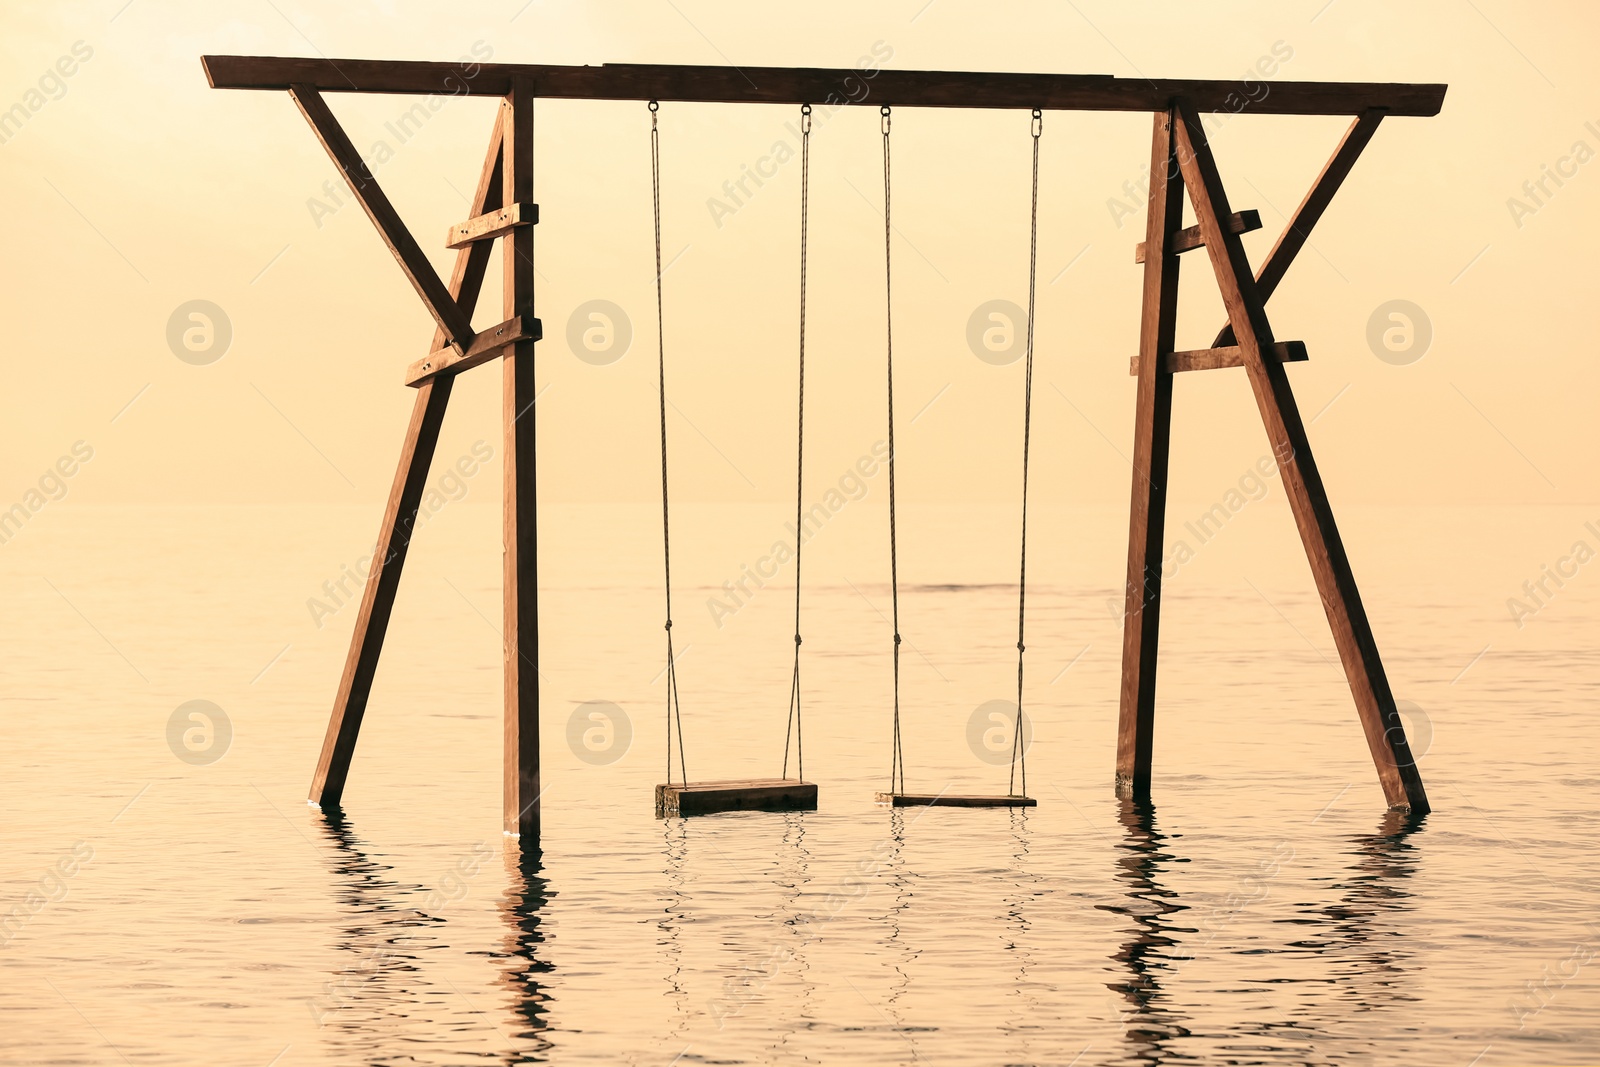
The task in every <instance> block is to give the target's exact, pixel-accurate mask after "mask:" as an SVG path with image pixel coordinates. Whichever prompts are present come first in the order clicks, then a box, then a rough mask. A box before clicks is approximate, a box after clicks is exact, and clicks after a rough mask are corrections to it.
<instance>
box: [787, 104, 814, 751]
mask: <svg viewBox="0 0 1600 1067" xmlns="http://www.w3.org/2000/svg"><path fill="white" fill-rule="evenodd" d="M810 206H811V105H810V104H802V105H801V106H800V388H799V390H798V393H799V397H800V410H799V413H798V414H797V415H796V416H795V426H796V427H797V428H796V430H795V436H796V442H795V446H794V451H795V464H794V466H795V471H794V530H795V541H794V680H793V681H792V682H791V683H790V686H789V725H788V726H787V727H786V728H785V729H784V733H783V776H784V777H785V778H787V777H789V734H790V731H791V730H792V731H793V733H794V747H795V776H796V777H797V778H801V779H804V778H805V776H806V750H805V741H804V739H803V738H802V736H801V732H800V552H801V549H803V548H804V547H805V538H803V537H801V536H800V524H801V519H802V518H803V517H804V516H803V515H802V509H804V507H805V497H804V495H803V494H804V491H805V470H806V236H807V229H808V223H809V221H810Z"/></svg>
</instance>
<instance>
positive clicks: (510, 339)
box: [406, 315, 544, 387]
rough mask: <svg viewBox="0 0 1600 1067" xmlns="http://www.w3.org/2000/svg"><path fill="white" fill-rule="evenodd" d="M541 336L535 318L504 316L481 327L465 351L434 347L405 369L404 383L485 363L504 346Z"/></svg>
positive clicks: (459, 371)
mask: <svg viewBox="0 0 1600 1067" xmlns="http://www.w3.org/2000/svg"><path fill="white" fill-rule="evenodd" d="M543 335H544V330H543V327H542V326H541V325H540V323H539V320H538V319H524V318H523V317H522V316H520V315H519V316H517V317H516V318H512V319H507V320H506V321H505V322H502V323H501V324H500V325H498V326H491V327H489V328H488V329H487V330H482V331H480V332H479V333H477V334H476V335H474V336H473V338H472V344H470V345H468V346H467V350H466V351H465V352H457V351H456V350H455V349H453V348H436V349H434V350H433V351H432V352H430V353H428V355H426V356H425V357H423V358H422V359H419V360H417V361H416V362H415V363H413V364H411V366H409V367H407V368H406V384H407V385H409V386H413V387H415V386H419V385H421V384H422V383H423V382H425V381H427V380H428V379H429V378H435V377H437V376H439V375H441V374H460V373H461V372H462V371H464V370H471V369H472V368H473V367H476V366H478V365H479V364H480V363H487V362H489V361H490V360H491V359H494V358H495V357H496V356H498V355H500V353H501V352H502V350H504V349H505V347H506V346H507V345H512V344H516V343H517V342H518V341H537V340H539V339H540V338H541V337H542V336H543Z"/></svg>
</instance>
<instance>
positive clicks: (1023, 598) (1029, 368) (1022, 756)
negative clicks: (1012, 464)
mask: <svg viewBox="0 0 1600 1067" xmlns="http://www.w3.org/2000/svg"><path fill="white" fill-rule="evenodd" d="M1031 132H1032V134H1033V203H1032V207H1031V211H1030V221H1029V236H1028V347H1027V360H1026V364H1025V368H1024V371H1023V385H1022V551H1021V563H1020V564H1019V566H1018V572H1017V728H1016V730H1015V732H1013V734H1012V735H1011V779H1010V784H1008V785H1007V786H1006V791H1007V792H1008V793H1011V794H1012V795H1013V796H1016V795H1021V796H1027V795H1028V746H1027V744H1026V743H1025V742H1024V741H1023V737H1022V727H1023V720H1022V656H1023V653H1024V652H1025V651H1027V646H1026V644H1025V643H1024V641H1023V636H1024V632H1025V630H1026V626H1027V618H1028V616H1027V610H1026V608H1027V603H1028V444H1029V439H1030V437H1031V435H1032V431H1033V308H1034V300H1035V295H1036V293H1037V281H1036V280H1037V277H1038V266H1039V135H1040V134H1041V133H1043V132H1044V118H1043V116H1042V115H1041V114H1040V111H1039V109H1038V108H1034V109H1033V125H1032V127H1031ZM1019 770H1020V771H1021V778H1022V792H1021V793H1020V794H1018V793H1017V791H1016V788H1015V787H1016V785H1017V777H1018V774H1017V772H1018V771H1019Z"/></svg>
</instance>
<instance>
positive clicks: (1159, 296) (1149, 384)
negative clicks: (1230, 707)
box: [1116, 109, 1183, 799]
mask: <svg viewBox="0 0 1600 1067" xmlns="http://www.w3.org/2000/svg"><path fill="white" fill-rule="evenodd" d="M1173 122H1174V113H1173V112H1172V111H1171V110H1170V109H1169V110H1166V111H1158V112H1156V115H1155V132H1154V135H1153V136H1152V138H1151V144H1150V194H1149V208H1148V212H1147V217H1146V219H1145V245H1144V247H1145V259H1144V308H1143V311H1142V313H1141V316H1140V321H1139V357H1140V358H1139V389H1138V399H1137V401H1136V408H1135V414H1134V424H1133V500H1132V503H1131V504H1130V505H1129V509H1128V581H1127V587H1126V590H1125V596H1126V600H1125V605H1124V615H1123V620H1122V693H1121V700H1120V707H1119V711H1118V717H1117V780H1116V786H1117V795H1118V796H1122V797H1132V798H1139V799H1142V798H1145V797H1148V796H1149V795H1150V758H1151V752H1152V748H1151V743H1152V733H1153V730H1154V728H1155V706H1156V647H1157V644H1158V637H1159V633H1160V629H1161V553H1162V547H1163V544H1164V542H1165V537H1166V518H1167V460H1168V456H1169V446H1170V444H1171V438H1172V375H1171V374H1168V373H1165V371H1164V369H1163V366H1162V362H1163V361H1162V356H1163V355H1164V354H1165V353H1168V352H1171V351H1172V346H1173V335H1174V328H1175V326H1176V323H1177V316H1178V250H1177V249H1176V248H1174V247H1173V235H1174V234H1175V233H1176V232H1177V229H1178V227H1179V226H1180V225H1181V224H1182V222H1183V184H1182V182H1180V181H1179V180H1178V175H1177V171H1176V167H1175V166H1174V164H1173V140H1172V128H1173Z"/></svg>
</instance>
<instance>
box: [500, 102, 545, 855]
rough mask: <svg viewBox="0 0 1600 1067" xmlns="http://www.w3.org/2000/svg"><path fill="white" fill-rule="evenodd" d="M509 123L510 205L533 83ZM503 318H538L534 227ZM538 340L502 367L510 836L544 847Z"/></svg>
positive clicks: (516, 236) (509, 255)
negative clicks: (537, 484)
mask: <svg viewBox="0 0 1600 1067" xmlns="http://www.w3.org/2000/svg"><path fill="white" fill-rule="evenodd" d="M509 101H510V107H509V111H508V113H507V122H506V123H505V173H504V181H503V185H504V190H505V203H506V204H507V205H510V204H514V203H531V202H532V200H533V85H532V82H531V81H530V80H528V79H527V78H524V77H516V78H513V79H512V89H511V95H510V97H509ZM502 258H503V259H504V263H505V289H504V293H505V316H506V318H508V319H509V318H512V317H514V316H517V315H525V316H527V317H529V318H532V317H533V227H531V226H523V227H519V228H518V229H516V230H513V231H512V232H511V234H509V235H508V236H507V237H506V238H505V244H504V246H503V252H502ZM533 358H534V342H533V341H518V342H517V343H516V344H515V346H513V347H512V348H509V349H507V350H506V354H505V356H504V357H503V359H502V361H501V363H502V375H503V382H504V388H503V391H502V418H503V421H504V425H505V450H504V463H505V484H504V496H503V504H502V506H503V509H504V530H503V536H504V543H505V560H504V568H505V630H504V635H505V649H504V661H505V662H504V666H505V830H506V832H507V833H511V834H521V835H522V847H523V848H524V849H528V848H537V847H538V844H539V581H538V557H537V543H538V529H537V507H536V500H537V494H536V491H535V473H536V472H535V469H534V459H535V449H534V413H533V402H534V397H535V396H536V390H535V387H534V364H533Z"/></svg>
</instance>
